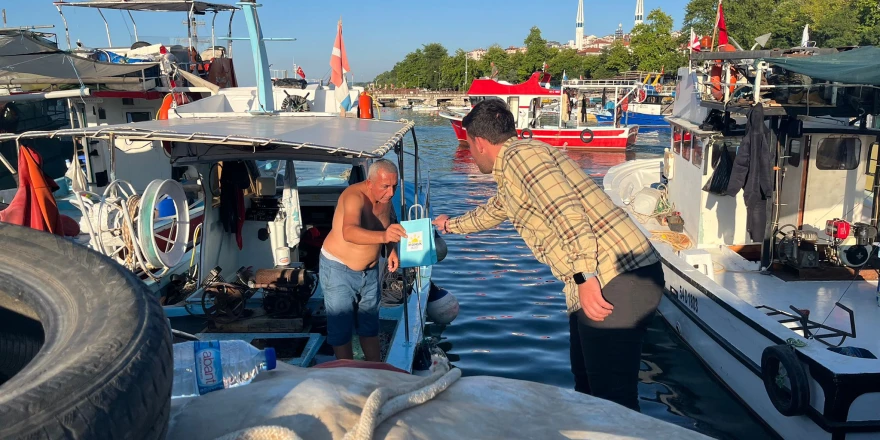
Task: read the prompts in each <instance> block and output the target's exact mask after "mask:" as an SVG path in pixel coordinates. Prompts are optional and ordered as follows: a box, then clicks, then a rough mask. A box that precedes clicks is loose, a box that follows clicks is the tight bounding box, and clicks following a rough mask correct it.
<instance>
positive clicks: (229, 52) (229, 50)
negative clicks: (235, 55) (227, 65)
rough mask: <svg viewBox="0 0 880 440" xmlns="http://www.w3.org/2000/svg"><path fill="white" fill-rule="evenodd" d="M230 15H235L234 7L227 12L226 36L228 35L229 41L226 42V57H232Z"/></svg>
mask: <svg viewBox="0 0 880 440" xmlns="http://www.w3.org/2000/svg"><path fill="white" fill-rule="evenodd" d="M232 17H235V9H233V10H232V12H230V14H229V32H228V34H227V37H229V42H228V43H226V57H227V58H232Z"/></svg>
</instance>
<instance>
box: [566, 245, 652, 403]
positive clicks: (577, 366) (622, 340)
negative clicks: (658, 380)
mask: <svg viewBox="0 0 880 440" xmlns="http://www.w3.org/2000/svg"><path fill="white" fill-rule="evenodd" d="M664 285H665V282H664V279H663V268H662V266H661V264H660V263H659V262H658V263H655V264H652V265H650V266H646V267H643V268H639V269H636V270H634V271H631V272H627V273H624V274H621V275H618V276H616V277H614V278H613V279H612V280H611V281H610V282H609V283H608V284H607V285H605V287H603V288H602V296H604V297H605V300H606V301H608V302H609V303H611V304H612V305H613V306H614V311H613V312H611V315H609V316H608V317H607V318H605V320H604V321H602V322H596V321H593V320H591V319H590V318H588V317H587V315H586V314H585V313H584V311H583V310H578V311H577V312H576V313H572V314H571V316H570V317H569V331H570V335H571V372H572V373H573V374H574V389H575V391H578V392H581V393H585V394H590V395H592V396H596V397H599V398H602V399H605V400H610V401H612V402H615V403H618V404H620V405H623V406H625V407H627V408H630V409H632V410H635V411H639V392H638V383H639V367H640V365H641V355H642V340H643V339H644V336H645V333H646V331H647V328H648V323H649V322H650V321H651V318H652V317H653V316H654V312H655V311H656V310H657V305H658V304H660V298H661V297H662V296H663V287H664Z"/></svg>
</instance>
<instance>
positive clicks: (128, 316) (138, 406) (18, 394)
mask: <svg viewBox="0 0 880 440" xmlns="http://www.w3.org/2000/svg"><path fill="white" fill-rule="evenodd" d="M171 344H172V338H171V332H170V329H169V328H168V324H167V321H166V319H165V316H164V314H163V312H162V308H161V306H160V305H159V303H158V301H156V299H155V298H153V297H152V296H151V295H150V293H149V292H148V291H147V290H146V287H145V285H144V284H143V283H142V282H141V281H140V280H139V279H138V278H136V277H135V276H134V275H133V274H132V273H131V272H129V271H127V270H125V269H124V268H122V267H121V266H119V265H117V264H116V263H114V262H113V261H111V260H110V259H109V258H107V257H105V256H103V255H100V254H98V253H96V252H93V251H91V250H89V249H87V248H85V247H82V246H80V245H77V244H75V243H73V242H71V241H69V240H67V239H64V238H61V237H58V236H55V235H52V234H48V233H45V232H40V231H36V230H33V229H29V228H23V227H19V226H13V225H8V224H2V223H0V438H3V439H6V438H15V439H20V438H24V439H31V438H33V439H43V438H53V439H54V438H76V439H98V438H107V439H124V438H138V439H161V438H164V437H165V433H166V431H167V429H168V417H169V411H170V407H171V384H172V380H173V375H172V373H173V363H172V349H171V347H172V345H171Z"/></svg>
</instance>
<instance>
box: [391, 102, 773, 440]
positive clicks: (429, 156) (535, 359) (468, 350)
mask: <svg viewBox="0 0 880 440" xmlns="http://www.w3.org/2000/svg"><path fill="white" fill-rule="evenodd" d="M389 115H390V116H386V114H385V113H384V112H383V114H382V117H383V118H387V119H399V117H405V118H407V119H413V120H415V121H416V123H417V134H418V136H419V150H420V153H421V154H422V158H423V159H424V161H425V163H426V164H428V165H427V166H428V167H429V168H430V172H431V179H432V180H431V194H432V198H433V200H432V210H433V211H434V215H439V214H448V215H458V214H462V213H464V212H466V211H468V210H470V209H473V208H474V207H476V206H477V205H479V204H482V203H484V202H485V201H486V199H488V198H489V197H491V196H492V195H493V194H494V193H495V190H496V188H495V182H494V180H493V179H492V176H491V175H485V174H481V173H480V171H479V170H478V169H477V167H476V165H475V164H474V163H473V159H472V157H471V154H470V151H469V150H468V149H466V148H459V147H458V142H457V140H456V138H455V134H454V132H453V131H452V128H451V127H450V126H449V123H448V122H446V121H445V120H442V119H441V120H439V121H433V120H431V119H432V118H430V117H425V116H421V115H418V114H415V113H411V112H405V111H404V112H400V113H399V114H396V113H394V112H393V111H392V112H389ZM667 145H669V133H668V132H652V133H644V134H643V133H640V134H639V145H638V146H637V148H635V149H632V150H628V151H623V152H584V151H571V150H568V151H566V154H568V155H569V156H570V157H571V158H572V159H574V160H575V161H576V162H577V163H578V164H579V165H580V166H581V167H583V169H584V170H585V171H586V172H587V173H588V174H589V175H591V176H592V177H593V178H594V179H596V180H597V181H601V179H602V177H603V176H604V175H605V173H607V171H608V169H609V168H611V167H612V166H614V165H617V164H620V163H622V162H624V161H627V160H633V159H641V158H660V157H661V156H662V154H663V149H664V147H666V146H667ZM444 238H445V239H446V243H447V245H448V247H449V256H448V257H447V258H446V259H445V260H444V261H443V262H442V263H440V264H439V265H438V266H436V267H435V269H434V281H435V282H436V283H437V284H438V285H439V286H442V287H443V288H446V289H447V290H449V291H450V292H452V293H454V294H455V295H456V297H457V298H458V301H459V304H460V307H461V309H460V312H459V316H458V319H456V321H455V322H453V323H452V324H451V325H449V326H447V327H445V329H444V330H443V334H442V340H441V342H440V347H441V348H442V349H443V350H444V351H445V352H446V353H447V355H448V356H449V358H450V361H451V363H452V364H454V365H455V366H457V367H459V368H461V369H462V372H463V373H464V375H465V376H478V375H490V376H501V377H507V378H513V379H521V380H529V381H535V382H541V383H545V384H548V385H555V386H560V387H563V388H567V389H572V388H573V387H574V378H573V376H572V375H571V372H570V361H569V358H568V356H569V355H568V351H569V337H568V321H567V319H566V313H565V298H564V297H563V295H562V285H561V283H559V282H558V281H557V280H556V279H555V278H554V277H553V275H552V274H551V273H550V270H549V269H548V268H547V267H546V266H544V265H542V264H540V263H538V262H537V261H536V260H535V257H534V256H533V255H532V253H531V251H530V250H529V249H528V247H526V246H525V243H524V242H523V241H522V238H520V236H519V235H518V234H517V233H516V231H515V230H514V229H513V227H512V226H511V225H510V223H509V222H504V223H502V224H501V225H500V226H499V227H497V228H494V229H492V230H490V231H486V232H482V233H478V234H468V235H446V236H445V237H444ZM642 361H643V363H642V371H641V373H640V375H639V378H640V384H639V396H640V405H641V407H642V412H643V413H645V414H648V415H650V416H652V417H656V418H658V419H661V420H665V421H667V422H670V423H674V424H676V425H680V426H683V427H686V428H689V429H693V430H696V431H699V432H701V433H704V434H706V435H709V436H712V437H716V438H725V439H726V438H749V439H750V440H758V439H763V438H769V434H768V433H767V431H765V430H764V428H763V427H762V426H761V425H759V424H758V423H757V422H756V421H755V419H753V418H752V417H751V416H750V414H749V413H748V412H747V411H746V409H745V408H744V407H743V406H742V405H740V404H739V403H738V401H736V400H735V399H734V397H733V396H732V395H731V394H730V393H729V392H727V390H726V389H725V388H724V387H723V386H722V385H721V384H720V383H719V382H717V381H716V380H715V379H714V378H713V377H712V376H711V374H710V373H709V372H708V371H707V370H706V369H705V368H704V367H703V366H702V364H701V363H700V362H699V360H698V359H697V358H696V357H695V356H694V355H693V353H692V352H690V351H689V350H688V349H687V348H686V347H685V346H684V345H683V343H682V342H681V341H680V340H679V339H678V336H677V335H676V334H675V333H674V331H673V330H671V329H670V328H669V327H668V326H667V325H666V323H665V321H663V320H662V318H660V317H659V316H657V317H655V319H654V320H653V322H652V324H651V326H650V328H649V331H648V336H647V339H646V341H645V345H644V347H643V355H642Z"/></svg>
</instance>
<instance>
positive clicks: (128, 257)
mask: <svg viewBox="0 0 880 440" xmlns="http://www.w3.org/2000/svg"><path fill="white" fill-rule="evenodd" d="M140 200H141V196H139V195H137V194H135V195H133V196H131V197H129V198H128V200H126V201H125V202H124V203H125V204H126V209H127V210H128V216H129V217H131V218H136V217H137V214H138V202H140ZM122 242H123V243H125V249H126V252H125V266H126V267H128V268H129V269H132V270H134V268H135V267H134V253H135V252H137V251H136V250H135V248H134V247H135V237H134V231H133V230H132V225H131V224H130V223H129V222H125V221H124V222H122Z"/></svg>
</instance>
